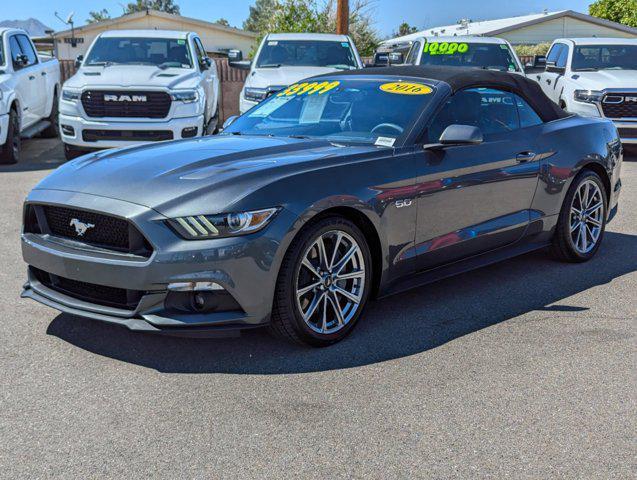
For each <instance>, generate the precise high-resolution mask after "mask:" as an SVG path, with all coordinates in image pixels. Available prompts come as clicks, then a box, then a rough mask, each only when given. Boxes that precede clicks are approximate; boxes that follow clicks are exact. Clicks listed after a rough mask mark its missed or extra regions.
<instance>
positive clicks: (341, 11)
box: [336, 0, 349, 35]
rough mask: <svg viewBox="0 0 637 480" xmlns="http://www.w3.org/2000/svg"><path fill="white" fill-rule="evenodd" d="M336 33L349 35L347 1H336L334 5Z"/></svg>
mask: <svg viewBox="0 0 637 480" xmlns="http://www.w3.org/2000/svg"><path fill="white" fill-rule="evenodd" d="M336 33H337V34H339V35H347V34H348V33H349V0H338V3H337V4H336Z"/></svg>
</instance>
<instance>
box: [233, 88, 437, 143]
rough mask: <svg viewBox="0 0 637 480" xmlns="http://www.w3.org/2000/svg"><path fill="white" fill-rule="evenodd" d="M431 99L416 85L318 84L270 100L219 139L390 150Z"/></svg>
mask: <svg viewBox="0 0 637 480" xmlns="http://www.w3.org/2000/svg"><path fill="white" fill-rule="evenodd" d="M433 93H434V87H433V86H431V85H427V84H426V83H424V82H423V81H422V80H421V79H418V80H417V81H416V80H414V81H402V80H401V81H397V80H396V79H384V80H381V79H378V78H369V77H367V78H365V77H349V78H343V77H341V78H338V77H334V78H321V79H320V80H317V81H308V82H301V83H296V84H294V85H291V86H289V87H288V88H287V89H285V90H283V91H281V92H279V93H278V94H275V95H273V96H271V97H270V98H268V99H267V100H265V101H263V102H262V103H260V104H258V105H257V106H256V107H254V108H252V109H251V110H249V111H248V112H247V113H246V114H244V115H243V116H241V117H239V118H238V119H237V120H236V121H235V122H234V123H233V124H231V125H230V127H228V128H227V129H225V130H224V132H223V133H224V134H233V135H270V136H292V137H302V138H323V139H328V140H333V141H341V142H364V143H376V144H377V145H384V146H392V145H393V144H394V142H395V141H396V139H397V138H398V137H400V136H401V135H402V134H403V133H406V132H408V131H409V129H410V128H411V125H412V124H413V123H414V122H415V121H416V120H417V118H418V116H419V115H420V114H421V112H422V111H423V109H424V108H425V107H426V106H427V105H428V104H429V102H431V99H432V97H433Z"/></svg>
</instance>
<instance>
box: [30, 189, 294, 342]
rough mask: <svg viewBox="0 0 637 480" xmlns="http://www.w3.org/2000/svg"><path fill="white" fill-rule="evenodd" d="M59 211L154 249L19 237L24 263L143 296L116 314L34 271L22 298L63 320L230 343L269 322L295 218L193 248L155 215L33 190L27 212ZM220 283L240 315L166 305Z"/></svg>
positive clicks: (103, 200) (285, 216) (281, 216)
mask: <svg viewBox="0 0 637 480" xmlns="http://www.w3.org/2000/svg"><path fill="white" fill-rule="evenodd" d="M29 203H33V204H50V205H60V206H64V207H67V208H77V209H82V210H90V211H95V212H100V213H103V214H108V215H112V216H117V217H120V218H125V219H127V220H128V221H130V222H131V223H132V224H133V225H134V226H135V227H137V228H138V229H139V230H140V232H141V233H142V234H143V235H144V236H145V237H146V238H147V240H148V241H149V242H150V243H151V245H152V247H153V253H152V254H151V255H150V257H148V258H139V257H134V256H131V255H129V254H118V253H116V252H104V251H101V250H100V249H95V248H90V247H88V248H83V247H82V246H81V245H74V244H73V243H71V244H69V243H68V242H61V241H59V240H60V239H56V238H55V237H49V236H47V235H36V234H32V233H23V234H22V242H21V243H22V256H23V258H24V260H25V262H26V263H27V264H28V265H29V266H30V267H34V268H36V269H38V270H41V271H44V272H47V273H50V274H52V275H56V276H59V277H62V278H65V279H70V280H73V281H77V282H86V283H89V284H93V285H100V286H106V287H114V288H120V289H127V290H134V291H142V292H144V294H143V296H142V297H141V300H139V302H138V303H137V305H136V307H135V308H133V309H124V308H114V307H112V306H105V305H104V304H100V303H93V302H90V301H85V300H83V299H81V298H78V297H75V296H72V295H69V294H67V293H65V292H60V291H56V290H54V289H52V288H50V287H49V286H47V285H44V284H43V283H42V282H40V281H39V280H38V278H37V276H36V275H35V274H34V273H33V269H32V268H30V269H29V275H28V280H27V282H26V284H25V286H24V290H23V292H22V296H23V297H26V298H31V299H33V300H36V301H38V302H40V303H43V304H45V305H48V306H50V307H53V308H55V309H57V310H60V311H62V312H67V313H70V314H74V315H78V316H82V317H87V318H92V319H95V320H99V321H104V322H109V323H114V324H118V325H121V326H124V327H127V328H129V329H131V330H140V331H145V332H152V333H163V334H170V335H182V336H197V335H202V336H215V335H220V336H227V335H233V334H236V333H237V332H238V331H239V330H241V329H246V328H254V327H259V326H262V325H264V324H266V323H267V322H268V321H269V316H270V312H271V308H272V301H273V297H274V287H275V284H276V276H277V275H278V270H279V266H280V262H281V259H282V252H284V251H285V248H286V245H285V243H286V242H285V241H284V240H281V239H285V238H286V237H287V235H288V233H289V232H290V231H291V229H292V225H293V223H294V221H295V218H296V217H295V216H294V215H293V214H292V213H290V212H288V211H287V210H284V209H283V210H281V211H280V212H279V214H278V215H277V216H276V217H275V218H274V220H273V221H272V223H271V224H270V225H269V226H268V227H267V228H266V229H264V230H263V231H261V232H257V233H255V234H252V235H247V236H243V237H236V238H227V239H214V240H200V241H188V240H183V239H181V238H180V237H178V236H177V234H175V233H174V232H173V231H172V230H170V228H169V227H167V226H166V225H165V223H164V220H165V217H163V216H162V215H160V214H159V213H157V212H156V211H154V210H152V209H149V208H146V207H142V206H140V205H136V204H131V203H128V202H124V201H121V200H115V199H109V198H104V197H94V196H92V195H87V194H80V193H73V192H63V191H52V190H34V191H33V192H31V194H30V195H29V198H28V199H27V204H29ZM195 281H196V282H215V283H217V284H218V285H220V286H221V287H223V289H224V290H225V291H226V292H228V293H229V294H230V295H231V296H232V298H233V299H234V300H235V301H236V303H237V304H238V305H239V306H240V309H233V310H229V311H213V312H207V313H198V312H194V311H193V312H184V311H180V310H175V309H174V308H171V307H170V306H169V305H167V298H168V295H169V292H168V290H167V286H168V284H170V283H179V282H195Z"/></svg>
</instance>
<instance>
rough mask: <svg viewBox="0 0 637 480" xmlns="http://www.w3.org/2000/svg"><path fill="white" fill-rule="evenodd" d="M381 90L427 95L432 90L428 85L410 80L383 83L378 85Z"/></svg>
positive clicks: (401, 93)
mask: <svg viewBox="0 0 637 480" xmlns="http://www.w3.org/2000/svg"><path fill="white" fill-rule="evenodd" d="M380 89H381V90H382V91H383V92H387V93H395V94H398V95H428V94H430V93H431V92H433V89H432V88H431V87H430V86H429V85H425V84H423V83H411V82H391V83H383V84H382V85H381V86H380Z"/></svg>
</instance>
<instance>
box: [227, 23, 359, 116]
mask: <svg viewBox="0 0 637 480" xmlns="http://www.w3.org/2000/svg"><path fill="white" fill-rule="evenodd" d="M235 52H236V51H235ZM237 53H238V54H239V55H240V52H237ZM230 66H231V67H235V68H242V69H245V70H248V69H249V70H250V73H249V74H248V78H246V81H245V85H244V86H243V90H242V91H241V96H240V98H239V110H240V112H241V113H245V112H247V111H248V110H250V109H251V108H252V107H254V106H255V105H256V104H257V103H259V102H260V101H261V100H264V99H266V98H267V97H269V96H270V95H272V94H273V93H275V92H278V91H279V90H282V89H284V88H285V87H287V86H288V85H291V84H292V83H295V82H298V81H299V80H301V79H303V78H307V77H312V76H314V75H320V74H322V73H332V72H336V71H338V70H353V69H357V68H363V62H362V61H361V57H360V55H359V54H358V50H356V46H354V42H353V41H352V39H351V38H350V37H348V36H347V35H334V34H328V33H270V34H268V35H266V36H265V38H264V39H263V41H262V42H261V46H259V50H257V53H256V55H255V57H254V61H252V62H249V61H244V60H243V59H242V58H241V57H240V56H239V57H237V56H235V57H234V58H233V59H231V62H230Z"/></svg>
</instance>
